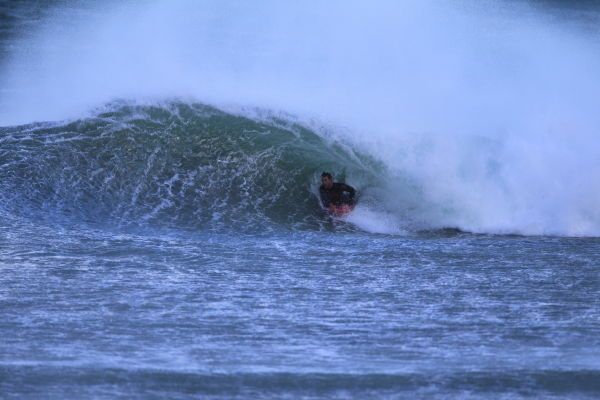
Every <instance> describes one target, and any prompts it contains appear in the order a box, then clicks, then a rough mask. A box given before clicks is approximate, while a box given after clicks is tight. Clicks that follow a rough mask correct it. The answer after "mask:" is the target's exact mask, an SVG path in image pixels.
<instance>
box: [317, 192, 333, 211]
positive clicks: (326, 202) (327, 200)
mask: <svg viewBox="0 0 600 400" xmlns="http://www.w3.org/2000/svg"><path fill="white" fill-rule="evenodd" d="M319 195H320V196H321V203H322V204H323V207H325V208H329V206H330V205H331V199H330V198H329V195H328V194H327V193H326V192H325V191H324V190H323V189H320V190H319Z"/></svg>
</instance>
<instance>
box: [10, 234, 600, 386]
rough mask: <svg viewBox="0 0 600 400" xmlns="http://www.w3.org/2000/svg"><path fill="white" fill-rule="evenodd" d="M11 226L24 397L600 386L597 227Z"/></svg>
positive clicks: (14, 361)
mask: <svg viewBox="0 0 600 400" xmlns="http://www.w3.org/2000/svg"><path fill="white" fill-rule="evenodd" d="M334 229H335V228H334ZM2 239H3V241H2V242H3V244H2V258H1V265H2V277H1V287H2V310H3V321H4V322H3V324H2V326H1V328H0V330H1V331H0V334H1V335H2V337H3V340H2V344H1V349H2V352H1V354H2V366H1V371H2V372H1V373H2V377H3V378H2V383H1V385H2V388H3V393H4V394H5V395H7V396H8V397H21V396H23V395H29V396H33V397H39V396H42V397H46V396H48V397H56V398H60V397H64V396H77V397H78V396H92V397H113V396H126V397H131V396H133V397H136V396H139V397H148V396H150V397H152V396H157V397H161V396H168V397H176V398H177V397H186V396H187V395H190V394H202V395H214V396H216V397H225V398H230V397H241V398H247V397H265V396H267V397H270V396H276V397H286V396H289V397H309V398H310V397H321V396H327V397H341V398H345V397H369V396H374V397H381V396H391V397H396V396H400V397H401V396H406V395H410V396H413V395H414V396H419V395H422V396H424V397H430V396H436V395H439V396H445V395H461V396H463V395H464V396H467V395H468V396H473V397H491V398H497V397H501V396H513V395H534V394H535V395H536V396H540V395H543V396H544V397H552V396H557V397H560V396H563V395H565V394H567V395H568V396H569V397H582V398H584V397H590V398H592V397H595V396H597V394H598V391H599V390H600V387H599V386H598V382H600V380H599V379H598V378H599V374H598V360H599V359H600V358H599V357H600V340H599V339H598V338H599V336H598V330H599V329H600V326H599V325H600V324H599V322H598V321H599V320H600V315H599V314H600V308H599V307H598V306H599V304H598V288H599V286H600V282H599V277H598V271H597V256H598V251H597V249H598V245H599V244H600V243H599V242H598V240H597V239H556V238H523V237H495V236H485V235H482V236H476V235H467V234H459V233H455V232H438V233H424V234H419V235H411V236H408V237H397V236H386V235H372V234H365V233H344V232H335V231H330V232H279V233H277V234H268V235H253V236H243V235H227V234H195V233H181V232H147V233H145V234H139V233H118V232H111V231H109V230H101V231H100V230H95V229H81V228H77V227H68V228H56V227H50V226H48V227H40V226H39V225H30V226H12V227H5V228H4V229H3V232H2Z"/></svg>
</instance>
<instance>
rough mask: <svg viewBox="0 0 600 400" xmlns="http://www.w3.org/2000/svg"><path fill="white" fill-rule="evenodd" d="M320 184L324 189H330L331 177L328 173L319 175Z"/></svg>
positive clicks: (331, 184)
mask: <svg viewBox="0 0 600 400" xmlns="http://www.w3.org/2000/svg"><path fill="white" fill-rule="evenodd" d="M321 183H322V184H323V187H324V188H325V189H331V187H332V186H333V177H332V176H331V174H330V173H329V172H323V173H322V174H321Z"/></svg>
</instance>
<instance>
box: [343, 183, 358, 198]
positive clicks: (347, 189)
mask: <svg viewBox="0 0 600 400" xmlns="http://www.w3.org/2000/svg"><path fill="white" fill-rule="evenodd" d="M342 185H343V186H342V190H343V191H344V192H348V193H350V199H351V200H352V199H354V195H355V194H356V189H354V188H353V187H352V186H350V185H346V184H345V183H342Z"/></svg>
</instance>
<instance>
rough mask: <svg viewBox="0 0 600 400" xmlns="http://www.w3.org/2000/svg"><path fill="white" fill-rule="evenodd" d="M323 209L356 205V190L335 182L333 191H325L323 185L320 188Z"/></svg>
mask: <svg viewBox="0 0 600 400" xmlns="http://www.w3.org/2000/svg"><path fill="white" fill-rule="evenodd" d="M319 194H320V195H321V201H322V202H323V207H325V208H329V206H330V205H334V206H341V205H342V204H350V205H352V204H354V195H355V194H356V190H355V189H354V188H353V187H352V186H350V185H346V184H345V183H339V182H335V183H334V184H333V186H332V187H331V189H325V187H324V186H323V185H321V187H320V188H319Z"/></svg>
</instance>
